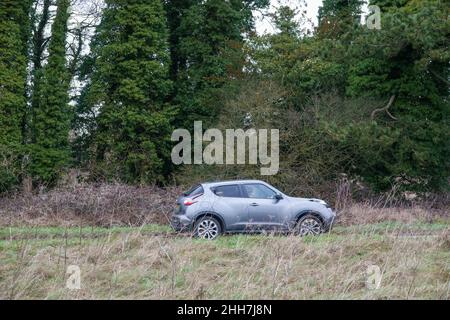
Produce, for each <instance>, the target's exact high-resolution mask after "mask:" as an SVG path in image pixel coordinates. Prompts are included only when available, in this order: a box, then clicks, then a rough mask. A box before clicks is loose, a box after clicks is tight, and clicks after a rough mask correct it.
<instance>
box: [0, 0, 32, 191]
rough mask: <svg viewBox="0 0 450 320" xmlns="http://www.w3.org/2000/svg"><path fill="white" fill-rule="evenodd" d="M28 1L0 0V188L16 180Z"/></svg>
mask: <svg viewBox="0 0 450 320" xmlns="http://www.w3.org/2000/svg"><path fill="white" fill-rule="evenodd" d="M29 6H30V2H29V1H23V0H4V1H1V2H0V44H1V45H0V158H1V159H2V160H1V166H0V192H3V191H6V190H9V189H10V188H11V187H13V186H14V185H16V184H17V183H19V182H20V180H19V175H20V170H21V168H20V167H21V154H22V151H23V149H22V145H21V144H22V138H23V137H22V121H23V117H24V114H25V108H26V99H25V86H26V77H27V73H26V67H27V56H26V54H27V38H26V35H27V27H28V25H29V23H28V10H29Z"/></svg>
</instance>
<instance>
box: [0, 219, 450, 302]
mask: <svg viewBox="0 0 450 320" xmlns="http://www.w3.org/2000/svg"><path fill="white" fill-rule="evenodd" d="M394 231H395V230H394V229H390V230H389V231H386V232H381V233H380V228H367V226H366V227H365V228H356V229H355V228H354V227H353V228H351V229H350V228H344V227H341V228H338V230H336V232H334V233H331V234H327V235H324V236H322V237H317V238H304V239H302V238H297V237H280V236H224V237H221V238H220V239H219V240H217V241H214V242H207V241H201V240H195V239H191V238H163V237H159V236H148V235H144V234H142V233H140V232H139V230H133V231H130V232H129V233H122V234H120V235H110V236H106V237H104V238H99V239H95V240H92V239H91V240H82V241H81V243H80V242H79V241H78V240H76V241H75V240H74V241H72V240H70V241H68V240H67V239H64V238H62V239H60V240H51V241H44V240H33V241H31V240H27V241H3V242H1V246H0V248H1V250H0V261H1V266H0V298H1V299H174V298H175V299H179V298H182V299H212V298H216V299H228V298H230V299H325V298H332V299H416V298H425V299H449V298H450V295H449V289H450V287H449V281H450V264H449V262H450V231H449V229H448V225H447V227H446V226H445V225H441V226H440V228H436V227H435V228H431V229H430V232H431V233H430V234H429V235H427V236H421V237H411V236H405V235H402V234H399V233H398V232H394ZM373 264H375V265H378V266H379V267H380V268H381V270H382V272H383V277H382V282H381V287H380V289H378V290H369V289H367V288H366V286H365V281H366V274H365V272H366V270H367V267H368V266H369V265H373ZM68 265H78V266H79V267H80V268H81V285H82V288H81V290H74V291H71V290H68V289H66V287H65V283H66V280H67V276H68V275H66V267H67V266H68Z"/></svg>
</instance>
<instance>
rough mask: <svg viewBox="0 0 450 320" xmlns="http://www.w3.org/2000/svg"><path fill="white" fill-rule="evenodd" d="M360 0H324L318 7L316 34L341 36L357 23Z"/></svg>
mask: <svg viewBox="0 0 450 320" xmlns="http://www.w3.org/2000/svg"><path fill="white" fill-rule="evenodd" d="M362 4H363V1H362V0H324V1H323V3H322V6H321V7H320V8H319V17H318V19H319V28H318V35H319V36H321V37H326V38H334V39H337V38H341V37H342V36H343V35H344V34H345V33H347V32H349V31H351V30H352V29H353V28H354V26H355V25H358V23H359V21H360V18H361V6H362Z"/></svg>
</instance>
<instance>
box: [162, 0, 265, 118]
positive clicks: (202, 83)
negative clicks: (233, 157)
mask: <svg viewBox="0 0 450 320" xmlns="http://www.w3.org/2000/svg"><path fill="white" fill-rule="evenodd" d="M268 3H269V2H268V1H267V0H256V1H255V0H253V1H249V0H230V1H223V0H207V1H199V0H195V1H187V2H183V4H181V3H175V1H171V2H169V6H171V7H172V4H173V5H175V7H172V8H171V10H170V12H171V13H172V14H171V15H169V25H170V26H171V32H172V37H171V39H172V41H171V52H172V67H173V72H172V75H173V79H174V81H175V82H176V83H175V91H174V94H173V103H174V104H176V105H179V106H180V108H181V110H182V113H180V116H181V117H182V118H179V121H178V122H179V124H180V125H181V126H185V127H186V126H188V127H191V126H192V121H193V120H207V121H208V120H209V121H213V120H214V119H216V116H217V114H218V110H219V109H220V105H218V104H217V100H218V99H217V94H218V89H220V88H222V87H223V86H224V85H225V84H227V83H230V81H231V80H233V79H235V78H236V77H239V76H240V75H241V74H242V70H243V66H244V61H245V57H244V54H243V50H242V48H243V35H244V33H248V32H250V31H251V30H252V28H253V16H252V10H254V9H258V8H264V7H266V6H268ZM175 13H176V14H175Z"/></svg>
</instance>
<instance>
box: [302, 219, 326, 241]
mask: <svg viewBox="0 0 450 320" xmlns="http://www.w3.org/2000/svg"><path fill="white" fill-rule="evenodd" d="M324 231H325V228H324V225H323V222H322V220H320V218H318V217H317V216H315V215H313V214H306V215H304V216H303V217H301V218H300V220H298V222H297V225H296V227H295V234H296V235H299V236H300V237H305V236H318V235H321V234H322V233H324Z"/></svg>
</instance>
